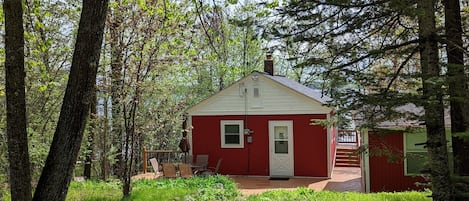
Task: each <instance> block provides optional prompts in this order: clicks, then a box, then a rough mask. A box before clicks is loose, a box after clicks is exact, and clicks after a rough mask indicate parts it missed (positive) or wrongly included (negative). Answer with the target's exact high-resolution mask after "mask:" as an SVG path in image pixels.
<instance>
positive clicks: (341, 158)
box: [335, 148, 360, 167]
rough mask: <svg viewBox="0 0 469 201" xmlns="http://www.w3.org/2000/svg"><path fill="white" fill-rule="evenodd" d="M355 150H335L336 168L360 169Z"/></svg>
mask: <svg viewBox="0 0 469 201" xmlns="http://www.w3.org/2000/svg"><path fill="white" fill-rule="evenodd" d="M356 151H357V150H356V149H343V148H337V151H336V156H335V166H336V167H360V157H359V156H358V153H357V152H356Z"/></svg>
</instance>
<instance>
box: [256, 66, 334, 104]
mask: <svg viewBox="0 0 469 201" xmlns="http://www.w3.org/2000/svg"><path fill="white" fill-rule="evenodd" d="M261 74H263V75H264V76H265V77H267V78H269V79H271V80H273V81H276V82H278V83H280V84H282V85H283V86H286V87H288V88H290V89H292V90H294V91H297V92H299V93H301V94H303V95H305V96H307V97H309V98H312V99H314V100H316V101H318V102H320V103H322V104H326V103H328V101H331V100H332V99H331V98H330V97H328V96H326V95H323V94H322V93H321V92H320V91H319V90H315V89H312V88H309V87H307V86H304V85H302V84H300V83H298V82H297V81H294V80H291V79H289V78H286V77H284V76H278V75H276V76H272V75H269V74H265V73H261Z"/></svg>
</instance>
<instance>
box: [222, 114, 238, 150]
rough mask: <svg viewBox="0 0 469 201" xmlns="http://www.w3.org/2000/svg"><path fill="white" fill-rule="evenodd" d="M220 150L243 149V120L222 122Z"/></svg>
mask: <svg viewBox="0 0 469 201" xmlns="http://www.w3.org/2000/svg"><path fill="white" fill-rule="evenodd" d="M220 124H221V125H220V127H221V148H243V147H244V138H243V129H244V124H243V120H222V121H221V122H220Z"/></svg>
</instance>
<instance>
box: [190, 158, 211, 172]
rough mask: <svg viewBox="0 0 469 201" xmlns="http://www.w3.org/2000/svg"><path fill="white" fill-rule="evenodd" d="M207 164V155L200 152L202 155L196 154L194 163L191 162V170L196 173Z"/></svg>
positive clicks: (205, 167)
mask: <svg viewBox="0 0 469 201" xmlns="http://www.w3.org/2000/svg"><path fill="white" fill-rule="evenodd" d="M207 165H208V155H205V154H202V155H197V156H196V158H195V162H194V164H192V170H193V171H194V173H197V172H199V171H201V170H205V169H207Z"/></svg>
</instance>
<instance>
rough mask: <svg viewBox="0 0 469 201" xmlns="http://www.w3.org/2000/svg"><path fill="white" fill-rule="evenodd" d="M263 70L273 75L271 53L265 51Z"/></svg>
mask: <svg viewBox="0 0 469 201" xmlns="http://www.w3.org/2000/svg"><path fill="white" fill-rule="evenodd" d="M264 72H266V73H267V74H269V75H274V60H272V53H271V52H267V53H266V55H265V60H264Z"/></svg>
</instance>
